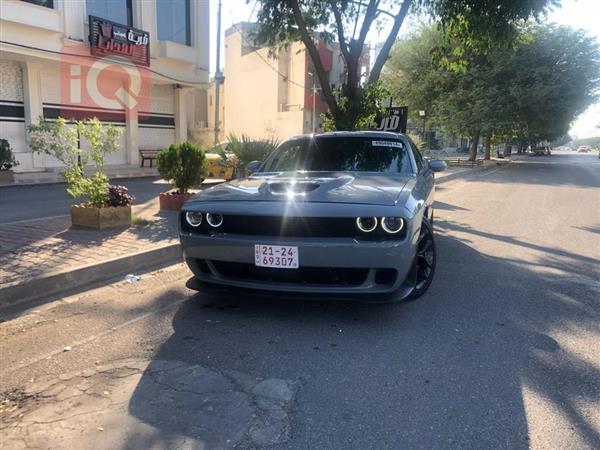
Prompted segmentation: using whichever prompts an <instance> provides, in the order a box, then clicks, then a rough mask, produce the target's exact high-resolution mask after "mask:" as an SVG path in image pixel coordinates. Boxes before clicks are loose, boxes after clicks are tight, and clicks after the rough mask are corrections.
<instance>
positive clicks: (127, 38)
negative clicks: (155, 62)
mask: <svg viewBox="0 0 600 450" xmlns="http://www.w3.org/2000/svg"><path fill="white" fill-rule="evenodd" d="M89 24H90V49H91V51H92V55H94V56H99V57H104V56H111V55H113V56H122V57H125V58H127V59H128V60H130V61H131V62H133V63H135V64H137V65H140V66H149V65H150V34H149V33H148V32H147V31H142V30H138V29H136V28H132V27H128V26H126V25H121V24H118V23H115V22H112V21H110V20H105V19H101V18H99V17H95V16H89Z"/></svg>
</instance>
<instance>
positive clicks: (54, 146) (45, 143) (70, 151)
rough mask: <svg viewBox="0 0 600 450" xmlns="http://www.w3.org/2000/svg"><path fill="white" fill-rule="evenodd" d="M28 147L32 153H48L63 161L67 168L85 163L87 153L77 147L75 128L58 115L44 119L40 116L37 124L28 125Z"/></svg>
mask: <svg viewBox="0 0 600 450" xmlns="http://www.w3.org/2000/svg"><path fill="white" fill-rule="evenodd" d="M29 148H30V149H31V151H32V152H34V153H40V154H46V155H50V156H52V157H53V158H56V159H58V160H59V161H60V162H61V163H63V164H64V165H65V166H66V168H67V170H69V169H70V168H72V167H74V166H77V164H78V158H81V164H82V165H83V166H85V165H86V164H87V154H86V153H85V152H83V151H81V150H79V149H78V148H77V129H76V127H73V126H70V125H68V124H67V122H66V121H65V119H63V118H62V117H59V118H58V119H57V120H54V121H46V120H44V118H43V117H40V118H39V120H38V124H37V125H35V124H31V125H29Z"/></svg>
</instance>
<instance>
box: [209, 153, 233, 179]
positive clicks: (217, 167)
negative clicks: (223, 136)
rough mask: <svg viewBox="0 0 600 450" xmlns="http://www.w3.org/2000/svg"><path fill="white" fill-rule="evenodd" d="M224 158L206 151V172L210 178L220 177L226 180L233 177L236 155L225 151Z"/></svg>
mask: <svg viewBox="0 0 600 450" xmlns="http://www.w3.org/2000/svg"><path fill="white" fill-rule="evenodd" d="M225 155H226V158H227V159H226V160H224V159H223V157H222V156H221V155H218V154H216V153H206V155H205V156H206V160H207V161H208V173H209V176H210V177H212V178H222V179H224V180H226V181H229V180H231V179H233V176H234V168H235V164H236V157H235V155H234V154H233V153H227V152H226V153H225Z"/></svg>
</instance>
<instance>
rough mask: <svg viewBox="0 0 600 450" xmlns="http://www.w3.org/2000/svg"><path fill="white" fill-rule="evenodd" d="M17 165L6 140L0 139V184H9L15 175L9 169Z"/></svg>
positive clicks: (17, 162)
mask: <svg viewBox="0 0 600 450" xmlns="http://www.w3.org/2000/svg"><path fill="white" fill-rule="evenodd" d="M18 165H19V161H17V160H16V159H15V157H14V155H13V153H12V150H11V148H10V144H9V143H8V141H7V140H6V139H0V184H9V183H13V182H14V181H15V175H14V173H13V171H12V170H11V169H12V168H13V167H15V166H18Z"/></svg>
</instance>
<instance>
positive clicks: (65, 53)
mask: <svg viewBox="0 0 600 450" xmlns="http://www.w3.org/2000/svg"><path fill="white" fill-rule="evenodd" d="M0 44H6V45H13V46H15V47H21V48H26V49H29V50H36V51H40V52H45V53H51V54H54V55H65V56H75V57H78V58H89V59H93V60H98V59H100V58H98V57H96V56H93V55H79V54H77V53H67V52H60V51H57V50H49V49H46V48H40V47H33V46H31V45H25V44H17V43H16V42H9V41H3V40H0ZM116 62H118V63H119V64H121V65H123V66H128V67H135V68H137V69H139V68H140V66H137V65H135V64H130V63H128V62H125V61H116ZM200 69H201V70H205V71H207V72H208V70H207V69H205V68H202V67H200ZM142 70H147V71H148V72H151V73H153V74H155V75H158V76H161V77H163V78H166V79H168V80H171V81H175V82H177V83H184V84H192V85H195V86H206V85H208V83H199V82H197V81H187V80H181V79H179V78H175V77H172V76H170V75H165V74H164V73H160V72H158V71H157V70H154V69H151V68H150V67H142Z"/></svg>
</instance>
